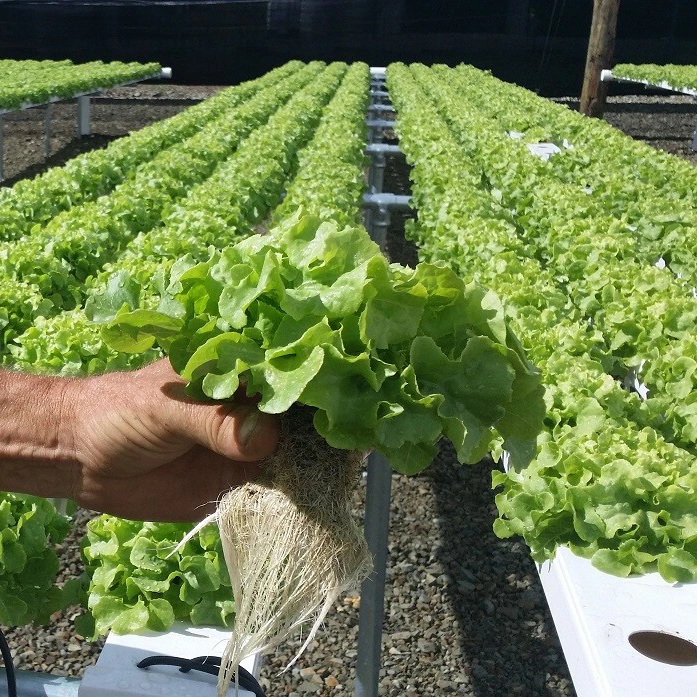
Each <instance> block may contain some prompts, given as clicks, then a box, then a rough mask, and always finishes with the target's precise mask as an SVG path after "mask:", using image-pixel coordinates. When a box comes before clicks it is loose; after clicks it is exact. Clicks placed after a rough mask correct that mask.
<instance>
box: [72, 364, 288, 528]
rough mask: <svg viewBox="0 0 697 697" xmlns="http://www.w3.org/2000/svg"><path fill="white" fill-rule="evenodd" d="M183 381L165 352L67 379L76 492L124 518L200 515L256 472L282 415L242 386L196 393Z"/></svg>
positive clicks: (274, 438)
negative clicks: (128, 367) (220, 397)
mask: <svg viewBox="0 0 697 697" xmlns="http://www.w3.org/2000/svg"><path fill="white" fill-rule="evenodd" d="M184 384H185V383H184V381H183V380H182V379H181V378H180V377H179V376H178V375H177V374H176V373H175V372H174V370H173V369H172V367H171V366H170V364H169V361H167V360H161V361H157V362H155V363H153V364H151V365H149V366H147V367H145V368H143V369H141V370H138V371H134V372H127V373H110V374H107V375H102V376H99V377H94V378H88V379H86V380H75V381H70V382H69V383H66V386H65V390H66V392H65V394H64V396H63V400H62V402H63V405H64V410H65V411H68V413H69V415H70V418H68V419H67V420H66V421H67V423H68V424H71V425H72V445H73V452H74V453H75V458H76V460H77V466H76V467H75V468H74V469H73V472H74V475H73V481H72V484H71V490H72V495H71V498H73V499H74V500H75V501H77V502H78V503H79V504H80V505H81V506H83V507H85V508H91V509H94V510H98V511H102V512H105V513H112V514H114V515H118V516H121V517H124V518H131V519H135V520H167V521H172V522H173V521H180V520H181V521H194V520H201V519H202V518H203V517H204V516H205V515H207V514H208V513H210V512H212V511H213V509H214V507H215V502H216V500H217V499H218V497H219V496H220V494H221V493H223V492H225V491H227V490H228V489H230V488H231V487H235V486H239V485H241V484H243V483H244V482H246V481H248V480H250V479H254V478H255V477H257V476H258V475H259V473H260V469H259V464H258V462H259V460H261V459H263V458H264V457H266V456H267V455H270V454H271V453H272V452H273V450H274V449H275V447H276V444H277V442H278V424H277V419H276V417H274V416H272V415H269V414H264V413H261V412H259V411H258V410H257V409H256V407H255V406H254V404H253V401H252V400H250V399H249V398H247V397H245V396H244V395H243V396H242V397H240V398H239V399H237V400H236V401H235V402H234V403H226V404H220V403H215V404H212V403H204V402H197V401H194V400H192V399H191V398H189V397H187V396H186V395H185V394H184Z"/></svg>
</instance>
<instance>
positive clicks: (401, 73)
mask: <svg viewBox="0 0 697 697" xmlns="http://www.w3.org/2000/svg"><path fill="white" fill-rule="evenodd" d="M502 84H503V83H502ZM388 85H389V88H390V93H391V95H392V98H393V101H394V103H395V105H396V107H397V111H398V123H397V129H398V132H399V136H400V142H401V145H402V148H403V150H404V152H405V153H406V155H407V158H408V160H409V162H410V163H411V164H412V165H413V171H412V180H413V191H414V201H415V204H416V205H415V207H416V208H417V210H418V220H417V221H416V222H415V223H414V224H413V225H412V226H411V227H410V235H411V236H412V237H413V239H414V240H416V241H418V243H419V244H420V246H421V254H422V256H423V257H424V258H425V259H429V260H440V261H444V262H446V263H448V264H450V265H451V266H453V267H454V268H456V269H457V270H459V271H460V272H461V273H462V274H465V275H467V276H470V275H474V277H475V278H476V279H477V280H479V281H480V282H481V283H482V284H484V285H486V286H488V287H490V288H492V289H493V290H494V291H495V292H497V293H498V294H499V295H500V296H501V297H503V298H505V299H506V304H507V308H508V311H509V313H510V315H511V318H512V323H513V327H514V329H515V330H516V331H517V333H518V334H519V336H521V337H523V339H524V341H525V347H526V349H527V351H528V355H529V356H530V357H531V359H532V360H533V362H535V363H536V364H537V365H539V366H540V368H541V370H542V372H543V376H544V382H545V385H546V387H547V396H546V401H547V409H548V412H547V416H546V420H545V423H546V429H545V431H544V433H543V434H542V436H541V437H540V439H539V441H538V450H537V454H536V457H535V459H534V461H533V463H532V465H530V466H528V467H526V468H524V469H517V468H516V467H515V466H512V467H510V468H509V470H508V472H507V473H505V474H504V473H495V474H494V484H495V485H498V486H501V488H502V489H501V492H500V493H499V494H498V496H497V505H498V508H499V512H500V518H499V520H498V521H497V523H496V531H497V533H498V534H500V535H513V534H520V535H522V536H523V537H524V538H525V540H526V542H527V543H528V544H529V546H530V548H531V550H532V553H533V556H534V557H535V558H536V559H537V560H540V561H541V560H543V559H547V558H549V557H551V556H552V555H553V554H554V552H555V550H556V548H557V547H558V546H559V545H564V546H568V547H570V548H571V549H572V550H573V551H575V552H576V553H578V554H581V555H583V556H586V557H589V558H590V559H591V560H592V562H593V563H594V564H595V565H596V566H597V567H599V568H601V569H603V570H605V571H609V572H611V573H614V574H618V575H629V574H632V573H646V572H649V571H658V572H660V573H661V575H662V576H663V577H664V578H665V579H666V580H668V581H676V580H679V581H689V580H694V579H695V578H697V543H696V542H695V540H697V537H695V533H696V532H697V514H696V513H695V509H694V502H695V501H696V500H697V468H695V465H694V463H695V460H694V452H695V443H696V441H695V436H696V435H697V431H696V430H695V426H694V424H695V421H694V414H693V412H694V411H695V408H694V406H693V405H694V403H695V399H694V387H693V376H694V374H695V368H697V360H696V359H697V352H695V348H697V347H695V346H694V339H693V336H692V333H693V330H694V326H695V300H694V297H693V294H692V292H691V285H690V284H691V281H686V279H685V278H682V279H681V278H678V277H677V275H676V274H675V273H674V272H673V271H672V270H671V268H670V267H664V268H657V267H656V266H655V265H654V262H655V259H654V258H653V256H652V253H651V252H648V253H647V251H646V246H647V245H646V244H645V239H646V238H645V237H644V236H640V235H637V234H636V229H635V228H636V224H635V222H634V221H631V222H630V221H628V220H627V218H626V217H625V215H624V211H622V210H621V209H620V210H613V205H614V204H613V203H612V202H606V201H605V199H609V198H610V196H611V193H612V190H613V189H612V185H611V182H610V181H609V179H606V180H605V181H604V182H603V183H602V184H601V186H603V187H606V189H604V194H603V195H602V196H597V195H593V194H592V193H588V191H586V188H587V187H588V186H589V185H590V186H595V184H596V182H595V179H594V174H592V172H593V171H594V167H595V160H594V158H592V157H591V151H590V150H585V151H583V150H582V149H583V148H584V147H585V144H584V143H585V140H584V139H590V135H589V133H590V132H592V131H596V132H598V133H600V134H601V135H602V134H603V133H604V131H605V128H606V127H605V126H603V125H596V122H590V123H591V124H592V125H588V123H587V122H589V121H590V120H588V119H582V118H581V117H579V116H577V115H573V114H572V113H571V112H569V116H567V115H566V114H563V115H562V114H557V117H558V118H556V119H554V118H552V119H550V122H551V124H545V123H544V114H545V113H548V114H549V113H556V111H557V109H556V107H553V106H552V107H549V106H547V103H546V102H544V101H543V100H541V99H539V98H537V97H536V96H534V95H532V94H530V93H525V92H524V91H522V90H520V88H514V87H513V86H510V89H509V86H503V87H499V82H498V81H495V80H494V78H492V77H491V76H490V75H487V74H485V73H481V72H480V71H476V70H474V69H472V68H466V67H460V68H457V69H448V68H445V67H435V68H432V69H428V68H425V67H424V66H418V65H415V66H411V68H408V67H407V66H404V65H401V64H397V65H393V66H391V67H390V68H389V70H388ZM535 104H537V111H538V112H540V113H542V114H543V115H542V116H540V115H537V114H534V113H532V107H533V106H534V105H535ZM579 122H580V123H579ZM563 123H566V124H570V125H571V126H574V128H573V129H572V128H571V126H570V127H569V128H568V129H566V131H564V132H565V133H566V134H567V135H566V136H565V137H567V138H568V139H569V140H571V138H572V137H575V141H574V147H573V148H568V147H564V145H565V144H564V142H563V139H562V138H557V142H559V144H560V145H561V146H562V148H561V150H562V152H561V153H560V154H558V155H555V156H553V157H552V158H550V160H549V161H544V160H542V159H540V158H538V157H536V156H535V155H534V154H532V153H531V151H530V149H529V148H528V147H527V145H528V143H531V142H538V141H539V140H544V139H551V138H550V135H552V134H554V133H555V129H559V130H556V135H557V136H559V135H561V132H562V131H561V128H562V126H561V124H563ZM511 133H513V134H514V137H511ZM516 134H523V135H524V137H523V138H520V137H517V136H516ZM581 135H583V138H582V137H581ZM610 139H611V140H612V141H613V142H614V143H615V145H616V148H617V160H618V162H619V163H623V164H626V165H627V166H629V165H628V164H627V163H629V162H633V164H634V166H633V167H632V168H631V171H633V172H634V173H635V175H636V176H635V179H636V181H635V182H634V184H635V188H636V191H637V196H640V195H642V192H643V195H645V196H646V197H647V198H648V197H649V196H651V195H653V192H655V191H659V190H660V187H659V185H660V183H661V180H660V177H656V178H652V179H650V180H647V179H643V178H642V177H641V175H640V172H641V171H642V170H641V168H642V167H644V166H647V165H648V163H649V160H650V156H649V154H648V153H646V152H643V151H642V150H641V149H639V155H638V156H637V155H633V154H632V153H631V152H629V151H630V150H631V149H632V148H633V147H634V143H632V142H631V141H629V142H627V141H625V139H623V138H622V137H621V136H615V135H613V136H612V137H611V138H610ZM630 143H631V145H630ZM577 144H578V145H577ZM567 156H569V157H570V158H571V159H572V160H573V163H572V164H569V163H567V164H566V165H565V163H564V162H563V161H564V158H567ZM656 160H657V170H659V171H660V168H661V167H667V168H669V167H670V166H671V165H672V164H673V163H672V162H671V160H666V158H665V157H663V156H661V155H657V156H656ZM584 161H587V162H588V166H587V167H586V168H585V170H584V167H583V162H584ZM675 169H676V170H677V171H678V172H679V171H680V170H681V169H682V165H681V163H675ZM584 171H585V172H586V177H584ZM613 171H615V172H617V168H613ZM589 172H591V174H588V173H589ZM672 175H673V176H678V175H677V174H676V173H675V172H672ZM618 176H619V175H618ZM623 176H624V177H626V178H628V179H631V177H627V174H626V171H625V172H624V175H623ZM692 176H693V177H694V174H692ZM629 188H630V187H629V186H628V185H626V184H624V191H628V190H629ZM637 205H638V206H639V205H640V202H639V200H638V199H637ZM676 205H681V206H682V211H683V212H684V215H685V216H691V215H692V212H691V211H692V209H691V206H690V205H689V202H687V201H684V202H679V201H677V200H676ZM661 266H662V265H661ZM638 371H641V373H640V374H641V379H642V380H643V381H644V382H645V383H646V385H647V386H648V398H647V399H645V400H642V399H641V397H640V396H639V394H637V392H635V391H629V390H627V389H625V385H626V384H631V383H632V382H633V380H634V378H635V377H636V374H637V372H638ZM640 391H641V390H640ZM644 394H645V393H644ZM516 455H517V453H516V452H515V449H513V451H512V452H511V453H510V456H511V460H512V464H513V465H514V464H515V459H516Z"/></svg>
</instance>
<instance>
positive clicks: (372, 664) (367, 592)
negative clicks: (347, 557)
mask: <svg viewBox="0 0 697 697" xmlns="http://www.w3.org/2000/svg"><path fill="white" fill-rule="evenodd" d="M391 489H392V468H391V467H390V463H389V462H388V461H387V460H386V459H385V458H384V457H383V456H382V455H379V454H377V453H372V454H371V455H370V457H369V458H368V483H367V487H366V502H365V537H366V540H367V542H368V548H369V549H370V553H371V554H372V556H373V567H374V571H373V573H372V574H371V575H370V576H369V577H368V578H367V579H366V580H365V581H363V585H362V586H361V607H360V610H359V615H358V656H357V658H356V682H355V697H377V694H378V691H377V688H378V683H379V681H380V654H381V651H382V623H383V618H384V615H385V576H386V569H387V535H388V530H389V524H390V494H391Z"/></svg>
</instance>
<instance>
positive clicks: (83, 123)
mask: <svg viewBox="0 0 697 697" xmlns="http://www.w3.org/2000/svg"><path fill="white" fill-rule="evenodd" d="M91 107H92V103H91V100H90V96H89V95H88V94H83V95H81V96H79V97H78V98H77V137H78V138H82V137H83V136H88V135H90V134H91V133H92V124H91V123H90V112H91V111H92V108H91Z"/></svg>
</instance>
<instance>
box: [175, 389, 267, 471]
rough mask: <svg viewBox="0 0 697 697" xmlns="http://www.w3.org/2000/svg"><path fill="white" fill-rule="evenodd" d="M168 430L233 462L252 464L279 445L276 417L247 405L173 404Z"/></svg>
mask: <svg viewBox="0 0 697 697" xmlns="http://www.w3.org/2000/svg"><path fill="white" fill-rule="evenodd" d="M171 411H172V419H171V420H169V421H168V426H169V428H170V429H171V430H172V431H173V432H174V433H175V434H176V435H177V436H178V437H179V438H182V439H184V440H188V441H189V442H191V443H198V444H199V445H202V446H203V447H204V448H208V449H210V450H213V451H214V452H216V453H219V454H220V455H223V456H225V457H227V458H230V459H234V460H242V461H246V462H252V461H255V460H261V459H263V458H265V457H267V456H268V455H270V454H271V453H272V452H273V451H274V450H275V449H276V445H277V444H278V417H276V416H274V415H272V414H264V413H263V412H260V411H259V410H258V409H257V408H256V407H255V406H253V405H249V404H229V403H227V404H207V403H203V402H174V403H173V404H172V410H171Z"/></svg>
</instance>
